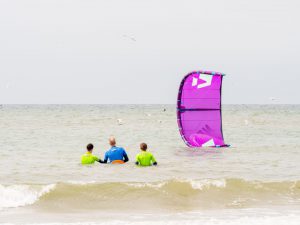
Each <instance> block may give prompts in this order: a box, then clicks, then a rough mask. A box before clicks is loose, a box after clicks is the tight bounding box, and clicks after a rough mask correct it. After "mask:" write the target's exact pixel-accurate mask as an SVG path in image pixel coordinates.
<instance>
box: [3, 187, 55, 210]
mask: <svg viewBox="0 0 300 225" xmlns="http://www.w3.org/2000/svg"><path fill="white" fill-rule="evenodd" d="M54 188H55V185H54V184H50V185H45V186H40V187H38V186H32V185H9V186H4V185H0V210H1V209H5V208H15V207H20V206H26V205H31V204H33V203H35V202H36V201H38V200H39V198H40V197H41V196H43V195H44V194H46V193H48V192H50V191H51V190H53V189H54Z"/></svg>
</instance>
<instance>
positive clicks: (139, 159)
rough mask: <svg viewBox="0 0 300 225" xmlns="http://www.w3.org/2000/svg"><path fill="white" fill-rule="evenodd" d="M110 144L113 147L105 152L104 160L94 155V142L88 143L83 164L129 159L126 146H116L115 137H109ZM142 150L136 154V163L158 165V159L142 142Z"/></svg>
mask: <svg viewBox="0 0 300 225" xmlns="http://www.w3.org/2000/svg"><path fill="white" fill-rule="evenodd" d="M109 144H110V146H111V148H110V149H109V150H108V151H107V152H106V153H105V155H104V160H101V159H100V158H98V157H97V156H95V155H93V148H94V146H93V144H88V145H87V147H86V148H87V152H86V153H85V154H83V155H82V156H81V164H84V165H87V164H93V163H95V162H99V163H112V164H123V163H126V162H128V161H129V158H128V155H127V153H126V151H125V149H124V148H122V147H117V146H116V139H115V138H114V137H110V138H109ZM140 149H141V152H140V153H139V154H137V155H136V162H135V164H136V165H139V166H152V165H155V166H156V165H157V162H156V159H155V158H154V156H153V155H152V153H151V152H147V144H146V143H141V144H140Z"/></svg>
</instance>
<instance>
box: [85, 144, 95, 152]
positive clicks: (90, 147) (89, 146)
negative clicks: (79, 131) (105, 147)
mask: <svg viewBox="0 0 300 225" xmlns="http://www.w3.org/2000/svg"><path fill="white" fill-rule="evenodd" d="M93 148H94V145H93V144H88V145H87V146H86V149H87V150H88V151H91V150H93Z"/></svg>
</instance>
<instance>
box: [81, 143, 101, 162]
mask: <svg viewBox="0 0 300 225" xmlns="http://www.w3.org/2000/svg"><path fill="white" fill-rule="evenodd" d="M93 148H94V146H93V144H88V145H87V146H86V149H87V152H86V153H85V154H83V155H82V156H81V164H94V162H101V160H100V159H99V158H98V157H97V156H95V155H93Z"/></svg>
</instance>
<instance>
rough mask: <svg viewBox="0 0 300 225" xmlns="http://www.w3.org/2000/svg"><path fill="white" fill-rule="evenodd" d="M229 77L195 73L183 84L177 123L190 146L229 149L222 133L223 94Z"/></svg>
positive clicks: (204, 72) (184, 80)
mask: <svg viewBox="0 0 300 225" xmlns="http://www.w3.org/2000/svg"><path fill="white" fill-rule="evenodd" d="M224 75H225V74H223V73H218V72H212V71H195V72H191V73H189V74H188V75H186V76H185V77H184V78H183V79H182V81H181V84H180V87H179V92H178V99H177V122H178V126H179V131H180V135H181V137H182V139H183V140H184V142H185V143H186V144H187V145H188V146H189V147H228V146H229V145H227V144H225V142H224V138H223V131H222V107H221V92H222V79H223V76H224Z"/></svg>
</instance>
